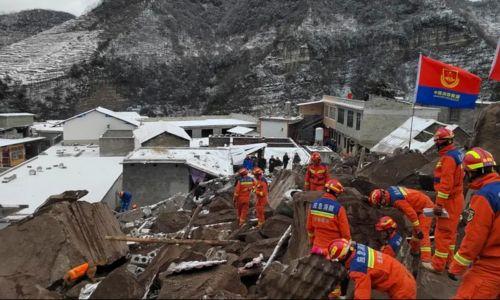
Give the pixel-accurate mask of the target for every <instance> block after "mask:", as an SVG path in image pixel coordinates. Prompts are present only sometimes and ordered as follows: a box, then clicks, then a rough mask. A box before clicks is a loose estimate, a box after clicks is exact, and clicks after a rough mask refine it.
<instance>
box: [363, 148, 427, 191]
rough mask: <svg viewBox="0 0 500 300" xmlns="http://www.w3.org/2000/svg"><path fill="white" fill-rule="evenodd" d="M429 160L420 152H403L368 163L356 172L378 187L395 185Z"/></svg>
mask: <svg viewBox="0 0 500 300" xmlns="http://www.w3.org/2000/svg"><path fill="white" fill-rule="evenodd" d="M428 162H429V159H428V158H426V157H425V156H424V155H422V154H420V153H404V154H400V155H395V156H392V157H387V158H385V159H383V160H379V161H376V162H373V163H371V164H369V165H368V166H366V167H364V168H363V169H362V170H360V171H359V172H358V174H357V175H358V177H360V178H366V179H367V180H368V181H369V182H371V183H373V184H375V185H377V186H378V187H388V186H390V185H397V184H399V183H401V182H402V181H403V180H405V179H406V178H407V177H409V176H411V175H414V174H415V171H416V170H417V169H419V168H421V167H422V166H424V165H425V164H427V163H428Z"/></svg>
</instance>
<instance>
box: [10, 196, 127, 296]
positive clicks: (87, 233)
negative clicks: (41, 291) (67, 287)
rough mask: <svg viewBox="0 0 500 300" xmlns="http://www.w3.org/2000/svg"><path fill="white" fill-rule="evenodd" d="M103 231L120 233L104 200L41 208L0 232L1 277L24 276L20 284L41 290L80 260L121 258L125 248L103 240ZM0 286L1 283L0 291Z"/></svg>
mask: <svg viewBox="0 0 500 300" xmlns="http://www.w3.org/2000/svg"><path fill="white" fill-rule="evenodd" d="M106 235H122V232H121V231H120V226H119V224H118V221H117V220H116V218H115V217H114V216H113V213H112V211H111V210H110V209H109V207H108V206H107V205H105V204H103V203H94V204H90V203H87V202H83V201H78V202H72V203H70V202H58V203H56V204H53V205H51V206H48V207H44V208H43V209H42V210H41V211H39V213H37V214H36V215H35V216H34V217H33V218H31V219H27V220H25V221H23V222H20V223H17V224H13V225H11V226H9V227H7V228H5V229H3V230H1V231H0V240H1V241H2V242H1V243H0V257H2V259H1V260H0V279H2V282H3V283H6V281H10V280H14V281H16V280H17V279H18V278H20V277H19V276H23V275H25V276H27V277H26V278H25V279H23V284H25V283H26V281H29V282H30V283H31V284H32V285H33V286H35V285H36V284H38V285H39V286H41V287H45V288H46V287H49V286H50V285H51V284H53V283H54V282H55V281H57V280H59V279H61V278H62V277H63V275H64V274H65V273H66V272H67V271H68V270H69V269H71V268H73V267H75V266H77V265H80V264H81V263H83V262H93V263H97V264H100V265H107V264H111V263H112V262H114V261H116V260H118V259H119V258H121V257H123V256H125V255H126V254H127V252H128V247H127V245H126V243H125V242H118V241H108V240H105V238H104V237H105V236H106ZM41 257H43V259H40V258H41ZM13 275H16V277H13ZM16 282H17V281H16ZM5 289H7V287H6V286H5V285H4V284H0V294H2V295H3V294H4V291H5ZM19 296H21V295H19Z"/></svg>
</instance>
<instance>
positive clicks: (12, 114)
mask: <svg viewBox="0 0 500 300" xmlns="http://www.w3.org/2000/svg"><path fill="white" fill-rule="evenodd" d="M31 116H34V114H30V113H3V114H0V117H31Z"/></svg>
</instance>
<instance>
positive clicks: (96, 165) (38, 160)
mask: <svg viewBox="0 0 500 300" xmlns="http://www.w3.org/2000/svg"><path fill="white" fill-rule="evenodd" d="M122 160H123V157H99V148H98V147H95V146H94V147H91V146H86V147H81V146H78V147H74V146H59V145H58V146H53V147H51V148H49V149H47V150H46V151H45V152H42V153H41V154H40V155H39V156H37V157H35V158H33V159H30V160H28V161H26V162H24V163H22V164H21V165H18V166H17V167H14V168H11V169H9V170H8V171H6V172H4V173H2V174H0V178H1V179H2V180H4V179H5V178H7V177H11V176H13V175H15V179H13V180H11V181H9V182H7V183H0V190H1V192H0V205H2V206H18V205H28V208H25V209H22V210H20V211H19V212H18V213H17V214H18V215H23V216H26V215H30V214H32V213H33V212H34V211H35V210H36V208H37V207H38V206H40V205H41V204H42V203H43V202H44V201H45V200H46V199H47V198H48V197H49V196H51V195H57V194H60V193H61V192H64V191H68V190H87V191H89V193H88V194H87V195H86V196H84V197H82V198H81V200H85V201H88V202H92V203H93V202H99V201H101V200H102V199H103V198H104V196H105V195H106V194H107V193H108V192H109V190H110V188H111V187H112V186H113V185H114V183H115V182H116V180H117V179H118V178H119V177H120V175H121V174H122V169H123V168H122V165H121V164H120V163H121V161H122ZM39 170H41V171H39ZM30 172H31V173H32V174H30ZM33 172H36V174H35V175H33ZM13 217H14V216H13Z"/></svg>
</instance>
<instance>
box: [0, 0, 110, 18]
mask: <svg viewBox="0 0 500 300" xmlns="http://www.w3.org/2000/svg"><path fill="white" fill-rule="evenodd" d="M99 1H100V0H0V13H9V12H17V11H21V10H25V9H33V8H44V9H52V10H60V11H66V12H69V13H72V14H74V15H76V16H79V15H81V14H82V13H84V12H86V11H87V9H89V8H93V7H94V6H95V4H96V3H97V2H99Z"/></svg>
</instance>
